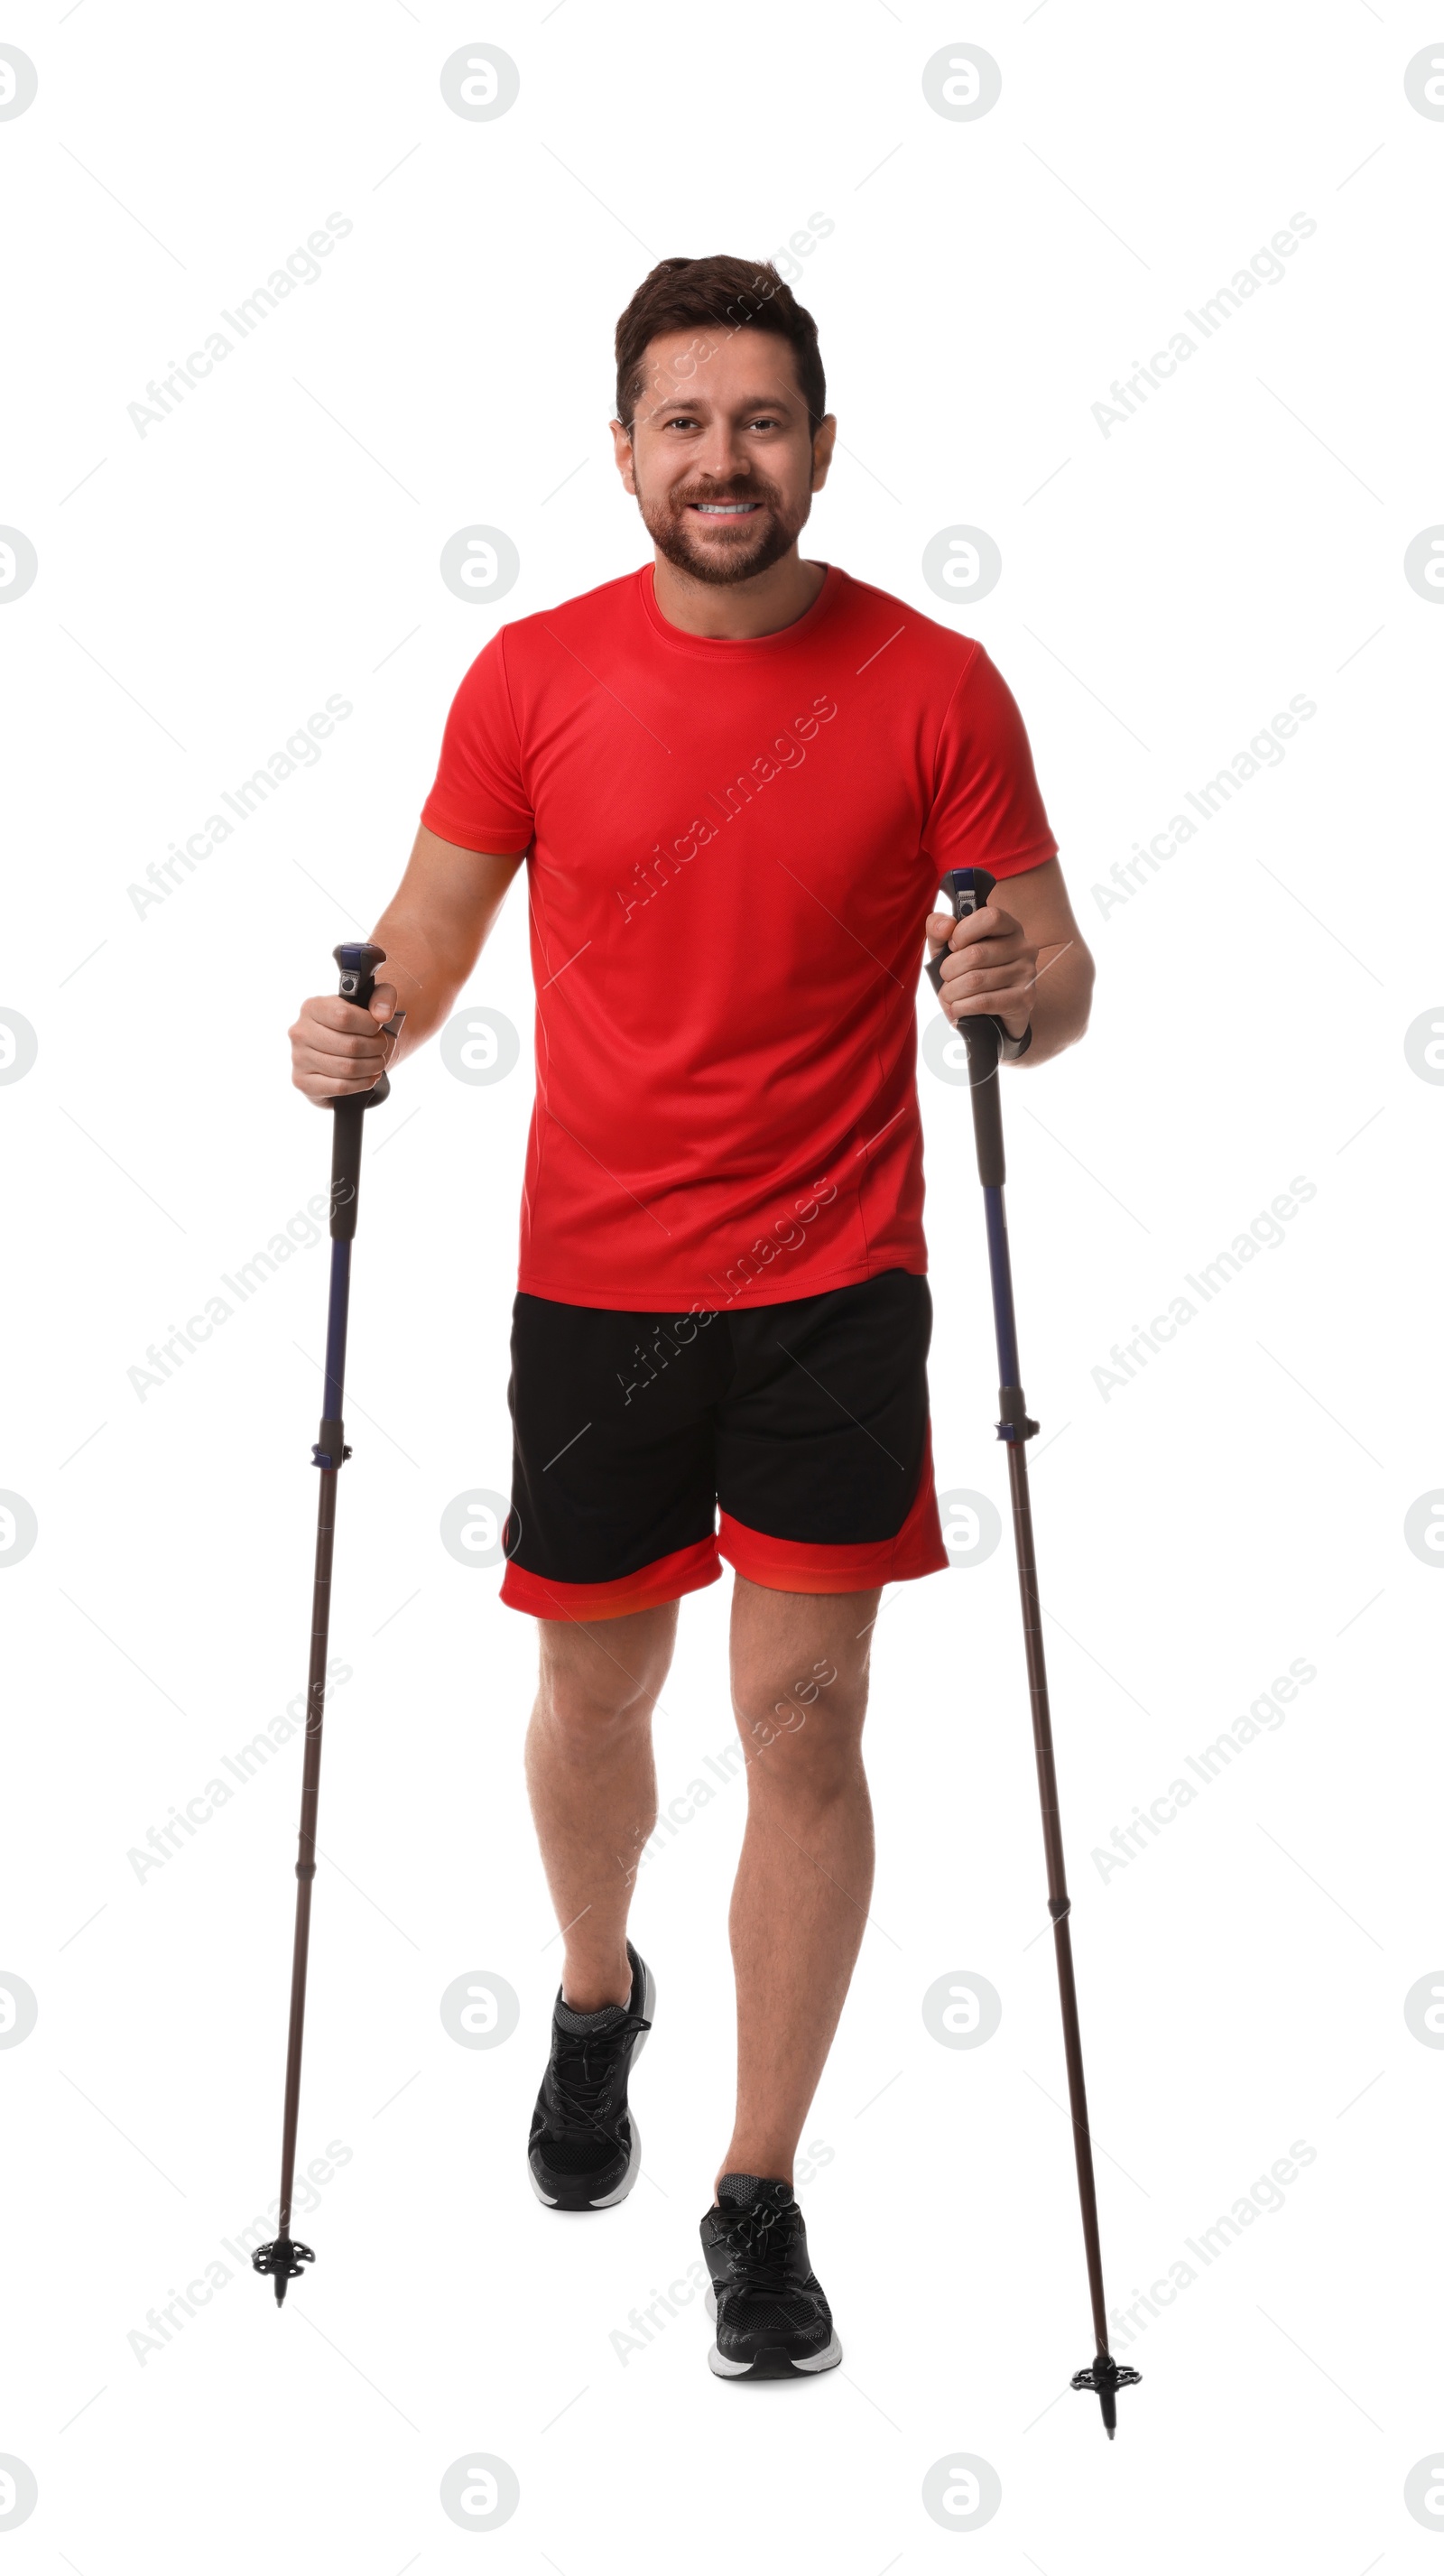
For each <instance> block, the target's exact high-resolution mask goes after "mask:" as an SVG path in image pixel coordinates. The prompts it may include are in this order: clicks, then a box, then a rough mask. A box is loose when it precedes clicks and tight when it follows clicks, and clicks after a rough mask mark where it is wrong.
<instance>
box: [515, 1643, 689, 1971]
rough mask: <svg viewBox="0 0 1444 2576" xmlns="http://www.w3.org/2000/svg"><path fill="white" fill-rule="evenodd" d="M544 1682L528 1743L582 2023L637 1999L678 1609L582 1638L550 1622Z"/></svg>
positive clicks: (537, 1811)
mask: <svg viewBox="0 0 1444 2576" xmlns="http://www.w3.org/2000/svg"><path fill="white" fill-rule="evenodd" d="M537 1626H538V1628H539V1630H540V1632H541V1678H540V1683H539V1686H538V1690H537V1699H536V1706H535V1708H534V1709H533V1710H532V1717H531V1725H530V1728H529V1729H528V1732H527V1740H526V1777H527V1788H528V1791H529V1792H530V1796H531V1808H532V1815H533V1817H534V1818H535V1820H536V1829H537V1840H538V1841H539V1843H540V1845H541V1854H542V1862H543V1865H544V1867H545V1869H546V1874H547V1883H548V1885H549V1887H550V1889H551V1894H552V1903H553V1905H554V1906H555V1908H556V1917H557V1921H558V1923H559V1924H560V1925H561V1926H562V1929H563V1932H564V1934H565V1945H564V1961H563V1967H562V1993H563V1995H564V1996H565V1998H566V2001H567V2002H568V2003H569V2004H570V2005H571V2006H572V2008H573V2010H574V2011H576V2012H599V2011H600V2010H601V2008H602V2006H603V2005H604V2004H624V2003H625V2002H626V2000H627V1997H628V1995H629V1993H630V1992H631V1984H632V1972H631V1969H630V1967H629V1966H628V1964H627V1909H628V1906H629V1905H630V1903H631V1898H632V1888H633V1884H634V1882H635V1879H636V1874H637V1862H638V1859H639V1857H640V1855H641V1850H642V1845H643V1844H644V1842H645V1841H646V1839H647V1836H648V1835H649V1834H650V1832H651V1831H652V1828H653V1826H654V1825H655V1823H656V1821H657V1776H656V1772H655V1770H654V1769H653V1765H652V1707H653V1703H654V1701H655V1698H656V1695H657V1693H658V1691H659V1690H660V1689H661V1687H662V1684H663V1682H664V1681H665V1680H666V1678H667V1668H668V1666H669V1664H670V1663H671V1660H672V1645H673V1640H674V1638H675V1636H676V1631H677V1604H676V1602H675V1601H668V1602H664V1603H663V1604H662V1605H661V1607H660V1608H658V1609H655V1610H633V1611H629V1612H628V1613H627V1615H626V1617H625V1618H621V1619H597V1620H593V1621H591V1622H590V1623H589V1624H588V1625H587V1626H585V1627H583V1626H581V1625H580V1624H578V1623H574V1622H572V1621H570V1620H566V1619H540V1620H538V1622H537Z"/></svg>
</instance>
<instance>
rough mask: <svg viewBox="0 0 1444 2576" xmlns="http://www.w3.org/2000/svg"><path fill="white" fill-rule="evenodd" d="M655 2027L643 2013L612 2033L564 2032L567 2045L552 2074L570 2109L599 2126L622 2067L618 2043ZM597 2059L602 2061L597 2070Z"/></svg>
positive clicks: (620, 2023) (630, 2016)
mask: <svg viewBox="0 0 1444 2576" xmlns="http://www.w3.org/2000/svg"><path fill="white" fill-rule="evenodd" d="M651 2027H652V2025H651V2023H650V2022H649V2021H647V2020H645V2019H644V2017H643V2015H642V2014H641V2013H628V2014H627V2015H626V2016H625V2018H624V2019H623V2020H622V2021H615V2022H613V2024H612V2026H611V2029H610V2030H603V2031H596V2032H592V2033H590V2034H587V2033H579V2032H570V2031H568V2032H563V2033H562V2037H563V2039H564V2040H565V2042H566V2045H565V2046H564V2047H562V2048H560V2049H558V2051H557V2056H556V2063H555V2065H554V2067H553V2070H552V2073H553V2079H554V2082H555V2085H556V2089H557V2091H558V2092H559V2093H560V2094H561V2096H562V2098H563V2100H564V2102H565V2104H566V2107H567V2109H568V2110H569V2111H571V2112H574V2113H575V2114H577V2115H578V2116H579V2117H580V2118H581V2119H583V2120H585V2121H587V2122H589V2123H590V2125H591V2126H592V2127H596V2126H597V2125H598V2124H599V2122H600V2120H601V2118H602V2116H603V2114H604V2113H605V2112H606V2111H607V2110H608V2109H609V2108H610V2097H611V2090H612V2085H613V2082H614V2081H615V2078H616V2073H617V2064H618V2059H617V2054H616V2049H617V2042H618V2041H619V2040H621V2039H625V2038H628V2037H639V2036H640V2034H641V2033H642V2032H643V2031H644V2030H650V2029H651ZM594 2060H599V2061H600V2062H599V2063H597V2064H596V2065H595V2070H594V2065H593V2061H594Z"/></svg>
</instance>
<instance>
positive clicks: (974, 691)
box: [922, 644, 1058, 877]
mask: <svg viewBox="0 0 1444 2576" xmlns="http://www.w3.org/2000/svg"><path fill="white" fill-rule="evenodd" d="M934 776H935V782H936V783H935V787H934V792H933V802H932V810H931V812H930V813H929V816H928V820H927V824H926V826H925V829H924V832H923V843H922V845H923V848H924V850H925V851H926V852H927V855H928V857H929V858H930V859H933V860H936V862H937V870H938V875H939V876H940V877H941V876H943V875H944V874H945V873H946V871H947V870H948V869H949V868H974V867H977V868H986V869H987V870H988V872H989V874H990V875H992V876H995V877H1013V876H1020V875H1021V874H1022V872H1023V870H1024V869H1025V868H1038V867H1041V866H1042V865H1043V862H1044V861H1045V859H1052V858H1056V857H1057V855H1058V844H1057V842H1056V841H1055V840H1054V838H1053V835H1052V833H1051V831H1050V830H1049V828H1048V817H1047V814H1046V813H1045V812H1044V809H1043V799H1042V797H1041V795H1040V794H1039V792H1038V781H1037V778H1036V776H1035V775H1034V770H1033V754H1032V751H1031V749H1030V747H1029V743H1028V736H1027V732H1026V730H1025V728H1024V724H1023V719H1022V717H1021V715H1020V714H1019V712H1018V703H1017V700H1016V699H1015V697H1014V696H1013V692H1012V690H1011V689H1010V688H1009V686H1008V683H1007V681H1006V680H1005V679H1004V678H1003V675H1002V673H1001V671H999V670H998V669H996V667H995V666H994V664H993V663H992V662H990V661H989V659H988V656H987V654H986V653H985V652H984V650H983V647H982V645H981V644H980V645H979V646H978V648H977V650H976V652H975V653H974V655H973V657H972V660H971V661H970V662H969V664H968V666H967V669H966V670H965V671H964V672H963V674H962V676H961V678H960V679H959V681H958V684H957V687H956V688H955V689H954V691H953V694H952V696H951V698H950V699H949V700H948V706H947V712H946V714H945V715H944V717H943V722H942V730H941V732H940V734H939V736H938V747H937V754H936V760H935V767H934Z"/></svg>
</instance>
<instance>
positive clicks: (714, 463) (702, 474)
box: [692, 420, 752, 483]
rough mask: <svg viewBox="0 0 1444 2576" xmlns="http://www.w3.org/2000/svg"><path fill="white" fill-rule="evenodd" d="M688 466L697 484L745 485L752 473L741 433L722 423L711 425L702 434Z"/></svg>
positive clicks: (724, 422) (715, 422)
mask: <svg viewBox="0 0 1444 2576" xmlns="http://www.w3.org/2000/svg"><path fill="white" fill-rule="evenodd" d="M692 465H693V470H694V472H695V473H696V475H697V477H698V480H699V481H703V482H708V483H731V482H745V481H746V480H747V479H748V477H749V476H750V474H751V471H752V466H751V461H750V459H749V457H748V455H747V452H746V449H745V448H744V446H743V444H742V438H741V433H740V432H739V431H737V430H735V429H734V428H733V427H732V424H731V422H730V421H725V420H718V421H714V422H713V423H712V425H711V427H710V428H709V429H708V430H707V431H706V433H705V434H704V436H703V439H702V442H701V445H700V447H699V448H696V449H694V450H693V455H692Z"/></svg>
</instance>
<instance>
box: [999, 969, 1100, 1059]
mask: <svg viewBox="0 0 1444 2576" xmlns="http://www.w3.org/2000/svg"><path fill="white" fill-rule="evenodd" d="M1093 977H1094V967H1093V960H1092V958H1091V956H1090V955H1089V953H1088V950H1087V949H1086V948H1085V946H1084V945H1083V942H1082V940H1081V939H1071V940H1067V941H1065V942H1064V943H1063V944H1062V946H1060V947H1055V948H1040V949H1039V951H1038V980H1037V982H1036V984H1035V986H1034V988H1033V1043H1032V1045H1031V1046H1030V1047H1029V1049H1028V1052H1027V1054H1026V1055H1024V1056H1020V1057H1019V1058H1018V1062H1019V1065H1020V1066H1023V1065H1029V1064H1046V1063H1047V1061H1048V1058H1049V1057H1050V1056H1054V1055H1061V1054H1062V1052H1063V1049H1064V1048H1065V1047H1070V1046H1076V1044H1077V1042H1078V1040H1079V1038H1081V1037H1082V1035H1083V1032H1084V1030H1085V1029H1086V1028H1087V1026H1088V1015H1089V1012H1090V1010H1091V1009H1092V1004H1093Z"/></svg>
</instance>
